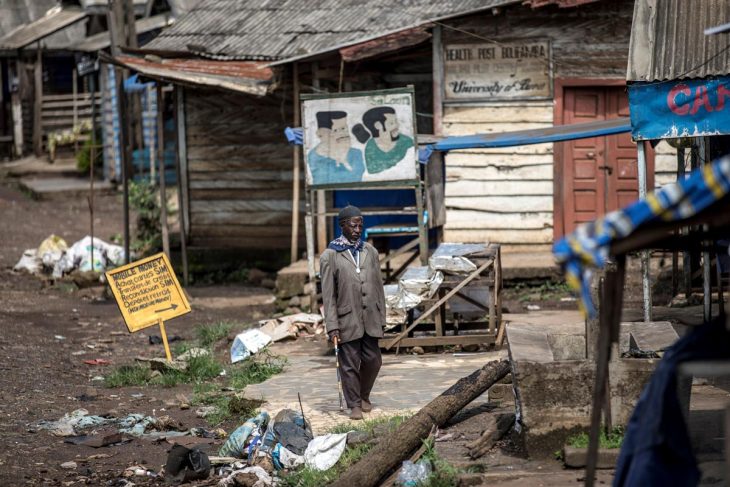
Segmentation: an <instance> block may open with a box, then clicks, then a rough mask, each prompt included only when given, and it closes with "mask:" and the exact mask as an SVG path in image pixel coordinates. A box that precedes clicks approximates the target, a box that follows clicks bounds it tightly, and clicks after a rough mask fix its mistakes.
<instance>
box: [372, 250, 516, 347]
mask: <svg viewBox="0 0 730 487" xmlns="http://www.w3.org/2000/svg"><path fill="white" fill-rule="evenodd" d="M466 257H467V258H468V259H469V260H470V261H472V262H473V263H474V264H475V265H476V266H477V268H476V270H474V271H472V272H470V273H469V274H467V275H463V274H462V275H459V274H449V273H446V272H445V273H444V280H443V282H442V283H441V286H439V289H438V291H437V292H436V294H435V296H434V297H433V298H432V299H430V300H427V301H424V302H423V303H421V304H420V305H419V306H420V307H422V308H424V309H425V311H424V312H423V313H422V314H421V315H420V316H419V317H418V318H417V319H416V320H414V321H412V322H411V323H410V324H403V325H402V327H401V331H400V333H398V334H390V335H386V336H384V337H383V338H382V339H381V340H380V347H381V348H385V349H386V350H390V349H391V348H392V347H394V346H398V347H401V346H403V347H414V346H426V347H430V346H445V345H473V344H491V343H494V344H495V345H496V346H498V347H499V346H501V345H502V341H503V339H504V325H503V323H502V263H501V251H500V246H499V245H498V244H489V245H487V246H486V249H485V250H484V251H483V252H480V253H476V254H470V255H468V256H466ZM479 287H486V288H487V289H488V290H489V291H488V297H487V299H486V302H479V300H477V299H474V298H473V297H470V296H468V295H467V294H466V293H465V291H466V289H469V288H472V289H474V288H479ZM455 297H458V298H460V299H461V300H463V301H466V302H467V303H469V304H471V305H473V306H474V307H476V308H478V309H481V310H483V311H484V313H485V315H484V316H485V317H486V319H482V320H477V321H461V320H460V317H459V316H458V313H454V312H452V320H451V322H447V305H448V303H449V301H451V300H453V299H454V298H455ZM450 307H452V306H450ZM452 311H453V310H452ZM431 316H433V323H432V324H431V326H430V327H428V328H430V329H431V330H432V331H433V335H431V334H429V335H428V336H420V337H413V336H412V332H413V330H414V329H415V328H416V327H418V326H419V325H426V324H427V323H426V319H427V318H429V317H431ZM448 328H451V329H452V330H453V334H449V335H447V334H446V331H447V329H448ZM463 330H479V331H483V333H477V334H473V333H469V334H460V331H463Z"/></svg>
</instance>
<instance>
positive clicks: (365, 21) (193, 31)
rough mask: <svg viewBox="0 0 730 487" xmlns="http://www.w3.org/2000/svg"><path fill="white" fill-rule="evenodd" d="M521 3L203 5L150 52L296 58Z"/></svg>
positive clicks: (313, 0) (312, 0)
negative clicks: (439, 20) (432, 22)
mask: <svg viewBox="0 0 730 487" xmlns="http://www.w3.org/2000/svg"><path fill="white" fill-rule="evenodd" d="M520 1H521V0H440V1H433V0H402V1H399V2H393V1H392V0H200V2H199V3H198V4H197V5H196V6H195V7H194V8H193V9H192V10H191V11H190V12H188V13H187V14H186V15H185V16H183V17H182V18H181V19H179V21H178V22H176V23H175V25H174V26H172V27H171V28H169V29H167V30H166V31H165V32H163V33H162V34H160V35H159V36H157V37H156V38H155V39H154V40H152V41H151V42H150V43H148V44H146V45H145V46H144V48H145V49H149V50H151V51H172V52H194V53H196V54H200V55H203V56H209V57H213V58H217V59H259V60H272V61H273V60H280V59H293V58H298V57H306V56H311V55H314V54H317V53H320V52H326V51H328V50H334V49H340V48H342V47H347V46H349V45H352V44H356V43H360V42H364V41H367V40H370V39H374V38H377V37H381V36H383V35H387V34H390V33H393V32H397V31H400V30H404V29H408V28H412V27H416V26H418V25H422V24H424V23H427V22H429V21H432V20H438V19H444V18H450V17H457V16H459V15H464V14H467V13H471V12H475V11H479V10H486V9H490V8H493V7H498V6H503V5H509V4H513V3H519V2H520Z"/></svg>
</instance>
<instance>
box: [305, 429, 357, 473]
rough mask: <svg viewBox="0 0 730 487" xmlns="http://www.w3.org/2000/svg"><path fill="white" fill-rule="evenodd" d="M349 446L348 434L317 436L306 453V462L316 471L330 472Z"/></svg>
mask: <svg viewBox="0 0 730 487" xmlns="http://www.w3.org/2000/svg"><path fill="white" fill-rule="evenodd" d="M345 446H347V433H338V434H334V433H331V434H328V435H324V436H317V437H316V438H315V439H313V440H312V441H310V442H309V446H307V451H305V452H304V462H305V463H306V464H307V466H308V467H309V468H313V469H315V470H329V469H330V468H332V467H334V466H335V464H336V463H337V462H338V461H339V459H340V457H341V456H342V454H343V453H344V451H345Z"/></svg>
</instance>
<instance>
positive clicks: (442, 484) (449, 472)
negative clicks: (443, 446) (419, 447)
mask: <svg viewBox="0 0 730 487" xmlns="http://www.w3.org/2000/svg"><path fill="white" fill-rule="evenodd" d="M423 444H424V445H425V446H426V451H425V452H424V453H423V456H422V457H421V459H426V460H428V461H429V462H431V469H432V470H431V475H429V476H428V477H427V478H426V480H423V481H421V482H419V483H418V485H419V486H420V487H453V486H454V485H458V483H459V474H460V473H461V470H460V469H458V468H456V467H454V466H453V465H451V464H450V463H449V462H447V461H446V460H444V459H443V458H441V457H440V456H439V454H438V452H436V448H435V443H434V441H433V439H428V440H426V441H424V442H423Z"/></svg>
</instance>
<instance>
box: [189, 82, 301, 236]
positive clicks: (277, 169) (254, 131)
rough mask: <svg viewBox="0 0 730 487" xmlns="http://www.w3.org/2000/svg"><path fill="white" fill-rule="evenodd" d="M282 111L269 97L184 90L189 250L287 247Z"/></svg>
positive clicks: (288, 160) (287, 174)
mask: <svg viewBox="0 0 730 487" xmlns="http://www.w3.org/2000/svg"><path fill="white" fill-rule="evenodd" d="M284 106H286V105H283V104H282V100H281V98H280V97H279V96H274V95H272V96H267V97H263V98H256V97H252V96H246V95H241V94H237V93H232V92H225V91H203V90H186V92H185V121H186V141H187V158H188V175H189V176H188V179H189V194H190V239H191V244H192V245H194V246H198V247H212V248H226V247H235V248H256V249H266V248H272V249H273V248H275V249H285V248H288V247H289V246H290V238H291V237H290V236H291V210H292V200H291V198H292V149H291V147H289V146H288V145H287V144H286V142H285V140H284V128H285V127H286V126H287V125H290V124H291V112H290V107H291V105H289V106H288V107H287V108H286V109H285V108H283V107H284ZM301 207H302V208H303V205H302V206H301ZM302 235H303V232H302Z"/></svg>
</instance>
